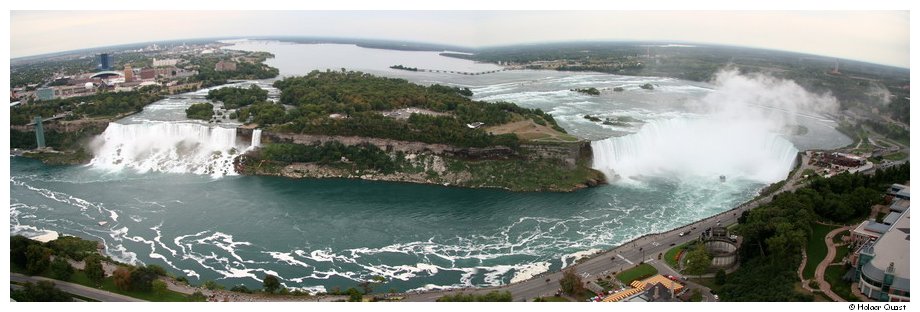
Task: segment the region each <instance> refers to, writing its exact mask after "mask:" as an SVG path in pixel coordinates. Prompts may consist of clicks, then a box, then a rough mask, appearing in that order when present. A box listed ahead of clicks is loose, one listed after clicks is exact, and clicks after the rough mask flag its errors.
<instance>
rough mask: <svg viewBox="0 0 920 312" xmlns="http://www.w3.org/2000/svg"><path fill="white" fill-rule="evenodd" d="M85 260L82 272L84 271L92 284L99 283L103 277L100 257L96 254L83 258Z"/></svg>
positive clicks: (103, 272) (103, 271)
mask: <svg viewBox="0 0 920 312" xmlns="http://www.w3.org/2000/svg"><path fill="white" fill-rule="evenodd" d="M83 260H84V261H85V262H86V266H85V267H84V268H83V272H84V273H86V277H88V278H89V280H90V281H91V282H93V284H96V285H101V284H102V280H104V279H105V270H104V269H103V268H102V259H101V258H100V257H99V256H97V255H92V256H89V257H86V258H85V259H83Z"/></svg>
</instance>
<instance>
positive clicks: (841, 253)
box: [833, 246, 850, 263]
mask: <svg viewBox="0 0 920 312" xmlns="http://www.w3.org/2000/svg"><path fill="white" fill-rule="evenodd" d="M849 252H850V247H847V246H837V254H836V255H834V262H833V263H840V260H843V257H846V255H847V253H849Z"/></svg>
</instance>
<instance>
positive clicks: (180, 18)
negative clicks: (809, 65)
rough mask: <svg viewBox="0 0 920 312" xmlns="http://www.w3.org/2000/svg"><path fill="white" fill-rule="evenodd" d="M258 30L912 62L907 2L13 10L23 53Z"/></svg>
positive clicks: (14, 52) (14, 41) (13, 51)
mask: <svg viewBox="0 0 920 312" xmlns="http://www.w3.org/2000/svg"><path fill="white" fill-rule="evenodd" d="M266 34H268V35H266ZM252 37H311V38H316V37H321V38H352V39H359V38H360V39H369V40H385V41H401V42H419V43H422V42H425V43H431V44H438V45H450V46H462V47H474V48H477V49H482V48H490V47H497V46H516V45H528V44H541V43H560V42H586V41H587V42H632V41H642V42H645V41H648V42H688V43H694V44H699V45H714V46H723V45H724V46H735V47H745V48H752V49H766V50H775V51H786V52H793V53H803V54H810V55H818V56H826V57H830V58H838V59H847V60H854V61H862V62H867V63H872V64H879V65H888V66H895V67H901V68H910V12H909V11H907V10H901V11H826V10H825V11H719V10H715V11H606V10H592V11H153V10H146V11H11V12H10V56H11V57H13V58H20V57H29V56H39V55H44V54H49V53H56V52H55V51H58V52H64V51H72V50H82V49H86V48H91V47H108V46H118V45H124V44H129V43H132V42H136V43H140V42H159V41H166V40H177V39H173V38H252ZM178 40H181V39H178Z"/></svg>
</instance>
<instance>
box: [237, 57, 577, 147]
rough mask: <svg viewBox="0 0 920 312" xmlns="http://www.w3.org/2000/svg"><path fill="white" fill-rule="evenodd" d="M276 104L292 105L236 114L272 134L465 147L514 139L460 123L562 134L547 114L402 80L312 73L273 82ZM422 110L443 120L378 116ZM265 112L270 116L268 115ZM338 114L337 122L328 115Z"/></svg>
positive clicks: (459, 90)
mask: <svg viewBox="0 0 920 312" xmlns="http://www.w3.org/2000/svg"><path fill="white" fill-rule="evenodd" d="M275 87H277V88H279V89H280V90H281V102H282V103H285V104H290V105H293V106H295V107H294V108H293V109H290V110H288V111H287V112H286V113H285V114H283V115H279V114H278V112H280V111H281V106H280V105H277V104H269V103H260V104H258V105H253V107H251V108H249V109H248V110H241V111H240V114H238V118H239V119H240V120H246V119H247V118H248V117H250V116H252V117H253V121H255V122H259V123H261V124H266V125H267V124H274V125H282V126H279V127H276V128H275V129H276V130H281V131H287V132H296V133H311V134H337V135H355V136H369V137H381V138H390V139H396V140H406V141H420V142H426V143H445V144H452V145H457V146H465V147H484V146H491V145H505V146H510V147H516V146H517V145H518V143H517V137H516V136H514V135H499V136H495V135H490V134H488V133H487V132H485V131H484V130H482V129H470V128H469V127H467V126H466V124H470V123H474V122H482V123H484V124H485V125H487V126H490V125H500V124H504V123H507V122H510V121H513V120H526V119H533V120H534V121H536V122H537V123H539V124H545V125H548V126H550V127H553V128H555V129H556V130H558V131H560V132H564V130H563V129H562V128H561V127H559V126H558V124H556V121H555V120H554V119H553V117H552V116H550V115H549V114H546V113H544V112H543V111H541V110H539V109H533V110H532V109H526V108H521V107H519V106H517V105H515V104H512V103H506V102H499V103H487V102H478V101H472V100H470V99H469V98H467V97H466V96H465V95H472V92H471V91H470V90H469V89H466V88H456V87H448V86H441V85H433V86H428V87H426V86H420V85H416V84H412V83H409V82H408V81H406V80H403V79H392V78H383V77H376V76H372V75H370V74H365V73H361V72H345V71H343V72H335V71H326V72H320V71H313V72H311V73H310V74H308V75H307V76H303V77H294V78H286V79H284V80H280V81H276V82H275ZM410 107H414V108H421V109H428V110H431V111H434V112H437V113H445V114H446V115H424V114H412V115H411V116H410V117H409V118H408V119H404V120H401V119H396V118H391V117H387V116H384V115H383V114H381V113H382V112H385V111H389V110H394V109H400V108H410ZM268 112H271V114H269V113H268ZM332 114H339V116H342V117H340V118H332V117H331V116H330V115H332Z"/></svg>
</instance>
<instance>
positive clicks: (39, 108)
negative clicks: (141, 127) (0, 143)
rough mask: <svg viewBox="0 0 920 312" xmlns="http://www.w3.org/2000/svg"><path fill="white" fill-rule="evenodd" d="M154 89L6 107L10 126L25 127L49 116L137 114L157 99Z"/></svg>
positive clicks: (107, 93)
mask: <svg viewBox="0 0 920 312" xmlns="http://www.w3.org/2000/svg"><path fill="white" fill-rule="evenodd" d="M160 98H161V97H160V96H159V95H157V93H156V89H155V87H145V88H143V89H141V90H139V91H132V92H105V93H98V94H94V95H90V96H81V97H72V98H67V99H54V100H49V101H35V102H32V103H29V104H21V105H16V106H13V107H12V108H10V124H12V125H25V124H28V123H30V122H32V118H34V117H35V116H42V117H43V118H48V117H52V116H55V115H58V114H61V113H64V112H73V115H72V116H71V117H70V118H71V119H77V118H80V117H110V116H116V115H119V114H124V113H133V112H139V111H141V110H142V109H143V108H144V106H147V104H150V103H153V102H155V101H157V100H159V99H160Z"/></svg>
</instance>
